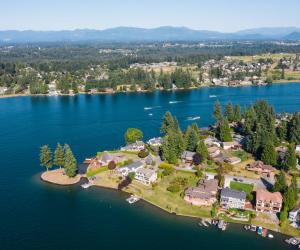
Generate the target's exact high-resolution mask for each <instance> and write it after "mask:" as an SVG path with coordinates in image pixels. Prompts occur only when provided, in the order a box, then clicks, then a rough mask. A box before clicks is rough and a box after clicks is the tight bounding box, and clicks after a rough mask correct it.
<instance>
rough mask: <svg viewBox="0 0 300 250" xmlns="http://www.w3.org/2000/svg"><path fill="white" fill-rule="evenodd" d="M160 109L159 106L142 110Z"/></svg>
mask: <svg viewBox="0 0 300 250" xmlns="http://www.w3.org/2000/svg"><path fill="white" fill-rule="evenodd" d="M160 107H161V106H153V107H144V110H151V109H157V108H160Z"/></svg>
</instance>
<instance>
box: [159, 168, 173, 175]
mask: <svg viewBox="0 0 300 250" xmlns="http://www.w3.org/2000/svg"><path fill="white" fill-rule="evenodd" d="M174 171H175V170H174V169H164V171H162V175H163V176H168V175H170V174H172V173H173V172H174Z"/></svg>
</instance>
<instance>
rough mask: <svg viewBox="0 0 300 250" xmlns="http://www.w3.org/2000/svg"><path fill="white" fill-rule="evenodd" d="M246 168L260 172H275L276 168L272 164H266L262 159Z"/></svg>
mask: <svg viewBox="0 0 300 250" xmlns="http://www.w3.org/2000/svg"><path fill="white" fill-rule="evenodd" d="M246 169H247V170H249V171H253V172H258V173H259V174H268V175H271V173H274V171H275V169H274V168H273V167H272V166H271V165H265V164H264V163H263V162H262V161H256V162H253V163H251V164H248V165H247V166H246Z"/></svg>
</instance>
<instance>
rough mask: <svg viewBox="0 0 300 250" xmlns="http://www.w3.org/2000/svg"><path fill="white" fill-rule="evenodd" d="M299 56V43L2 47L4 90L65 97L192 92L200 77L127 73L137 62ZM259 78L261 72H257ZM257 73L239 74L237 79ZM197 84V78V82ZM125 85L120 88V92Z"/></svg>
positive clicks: (184, 73) (183, 62) (0, 84)
mask: <svg viewBox="0 0 300 250" xmlns="http://www.w3.org/2000/svg"><path fill="white" fill-rule="evenodd" d="M279 52H289V53H298V52H300V45H298V44H281V43H275V42H262V41H259V42H238V41H236V42H229V41H226V42H223V41H217V42H207V43H188V42H187V43H174V44H169V43H145V44H135V43H124V44H96V43H89V44H75V43H65V44H56V43H41V44H28V45H11V46H7V45H5V46H4V45H3V46H0V87H5V93H6V94H11V93H14V94H17V93H21V92H24V91H25V90H29V91H30V93H31V94H39V93H41V94H44V93H47V92H48V90H49V88H50V87H51V86H50V85H49V84H55V85H56V88H57V90H59V91H60V92H61V93H66V94H67V93H69V91H70V90H73V91H74V92H75V93H76V92H77V91H78V86H79V85H83V86H80V87H81V89H80V91H89V90H90V89H93V88H96V89H97V90H98V91H103V90H104V89H105V88H112V89H114V90H116V88H117V86H119V85H126V86H127V87H126V88H128V86H129V88H130V89H131V90H135V89H136V87H137V86H139V87H140V88H141V89H143V90H152V89H154V88H157V87H158V88H164V89H170V88H172V86H173V84H174V85H176V87H178V88H188V87H190V86H192V85H193V84H194V83H195V82H196V80H197V79H195V78H200V81H201V79H202V74H201V72H200V74H199V75H196V77H195V75H193V74H192V73H191V72H190V71H189V70H188V69H186V68H184V67H182V69H181V68H180V69H176V70H175V71H172V72H153V71H147V70H144V69H129V67H130V65H132V64H134V63H140V64H143V63H148V64H149V63H159V62H176V63H177V65H178V66H185V65H195V66H196V67H198V68H200V67H201V66H202V65H203V64H204V63H205V62H206V61H208V60H211V59H215V60H220V59H222V58H223V57H224V56H232V55H254V54H260V53H279ZM209 74H210V78H211V79H212V78H214V77H216V78H219V77H225V76H224V74H223V73H222V72H221V71H220V70H219V69H218V68H212V69H211V71H210V73H209ZM255 74H256V75H259V72H258V73H257V72H255ZM253 75H254V73H252V74H250V73H249V74H248V73H242V74H240V73H236V74H235V75H234V76H232V77H231V78H232V80H239V79H242V78H244V77H245V76H250V77H251V76H253ZM198 80H199V79H198ZM122 88H123V86H121V90H122Z"/></svg>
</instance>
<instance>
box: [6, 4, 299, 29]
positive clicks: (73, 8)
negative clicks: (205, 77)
mask: <svg viewBox="0 0 300 250" xmlns="http://www.w3.org/2000/svg"><path fill="white" fill-rule="evenodd" d="M118 26H131V27H143V28H153V27H159V26H186V27H189V28H192V29H198V30H215V31H222V32H234V31H238V30H242V29H248V28H257V27H287V26H296V27H300V0H205V1H203V0H0V30H10V29H16V30H27V29H31V30H66V29H67V30H72V29H83V28H89V29H106V28H112V27H118Z"/></svg>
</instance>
